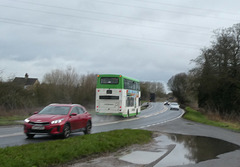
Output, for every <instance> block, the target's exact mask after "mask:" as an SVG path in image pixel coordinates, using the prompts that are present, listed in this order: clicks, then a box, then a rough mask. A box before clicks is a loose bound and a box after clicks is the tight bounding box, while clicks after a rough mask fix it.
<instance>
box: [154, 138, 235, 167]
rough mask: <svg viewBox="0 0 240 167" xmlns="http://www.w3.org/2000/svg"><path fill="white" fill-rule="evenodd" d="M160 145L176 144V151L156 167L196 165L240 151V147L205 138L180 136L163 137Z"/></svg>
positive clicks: (159, 139)
mask: <svg viewBox="0 0 240 167" xmlns="http://www.w3.org/2000/svg"><path fill="white" fill-rule="evenodd" d="M156 140H157V141H160V142H159V145H170V144H176V147H175V149H174V150H173V151H172V152H171V153H170V154H169V155H168V156H167V157H165V158H164V159H163V160H161V161H160V162H159V163H158V164H156V165H155V167H167V166H173V165H187V164H196V163H198V162H201V161H206V160H210V159H215V158H217V156H218V155H220V154H224V153H227V152H231V151H235V150H237V149H240V147H239V146H238V145H235V144H232V143H229V142H226V141H223V140H219V139H215V138H209V137H203V136H188V135H179V134H170V135H161V136H160V137H158V138H156Z"/></svg>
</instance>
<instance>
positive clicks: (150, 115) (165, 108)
mask: <svg viewBox="0 0 240 167" xmlns="http://www.w3.org/2000/svg"><path fill="white" fill-rule="evenodd" d="M167 110H168V108H167V107H165V106H164V108H163V110H161V111H159V112H157V113H154V114H149V115H145V116H139V117H136V118H132V119H126V120H120V121H113V122H106V123H96V124H93V125H94V126H103V125H110V124H116V123H120V122H127V121H134V120H137V119H141V118H148V117H152V116H156V115H158V114H161V113H163V112H166V111H167Z"/></svg>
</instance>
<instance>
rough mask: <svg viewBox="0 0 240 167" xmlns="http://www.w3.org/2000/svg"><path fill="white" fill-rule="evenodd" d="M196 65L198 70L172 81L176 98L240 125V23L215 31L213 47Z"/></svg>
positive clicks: (210, 47) (177, 75)
mask: <svg viewBox="0 0 240 167" xmlns="http://www.w3.org/2000/svg"><path fill="white" fill-rule="evenodd" d="M192 62H193V63H194V64H195V67H193V68H192V69H191V70H189V72H188V73H179V74H176V75H174V76H172V77H171V78H170V79H169V80H168V87H169V88H170V90H171V91H172V93H173V96H174V97H176V98H177V100H178V102H179V103H180V104H181V105H182V106H193V107H197V108H200V110H201V111H203V113H204V114H206V115H207V116H208V117H211V118H218V121H223V122H224V120H231V121H233V122H234V121H236V122H240V23H239V24H235V25H233V26H232V27H229V28H223V29H218V30H215V31H214V34H213V40H212V41H211V45H210V46H208V47H204V48H202V49H201V50H200V55H199V56H198V57H196V59H194V60H192ZM192 104H194V105H192ZM194 115H196V113H195V114H194ZM197 116H201V115H196V117H197ZM200 118H202V117H200ZM219 118H220V119H219ZM229 118H230V119H229ZM223 126H228V125H223Z"/></svg>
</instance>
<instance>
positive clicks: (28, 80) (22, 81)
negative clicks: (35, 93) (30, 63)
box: [13, 77, 38, 86]
mask: <svg viewBox="0 0 240 167" xmlns="http://www.w3.org/2000/svg"><path fill="white" fill-rule="evenodd" d="M36 81H38V79H37V78H23V77H15V78H14V80H13V83H15V84H17V85H25V86H26V85H34V84H35V83H36Z"/></svg>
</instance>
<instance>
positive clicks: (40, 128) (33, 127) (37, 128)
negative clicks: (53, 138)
mask: <svg viewBox="0 0 240 167" xmlns="http://www.w3.org/2000/svg"><path fill="white" fill-rule="evenodd" d="M32 129H34V130H44V129H45V127H44V126H42V125H34V126H32Z"/></svg>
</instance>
